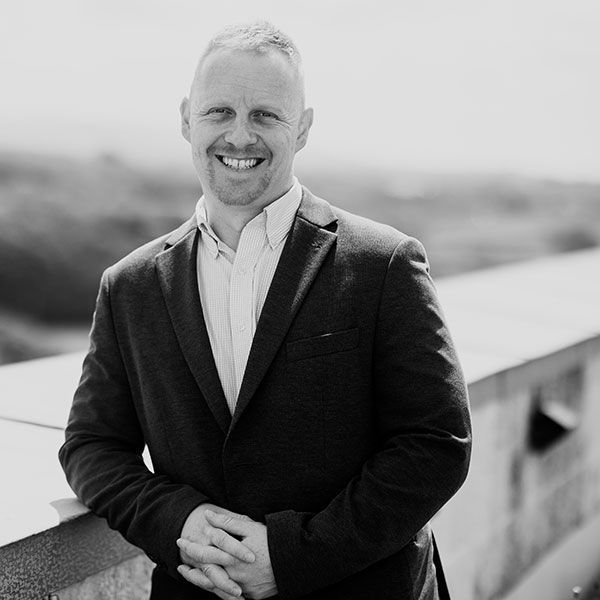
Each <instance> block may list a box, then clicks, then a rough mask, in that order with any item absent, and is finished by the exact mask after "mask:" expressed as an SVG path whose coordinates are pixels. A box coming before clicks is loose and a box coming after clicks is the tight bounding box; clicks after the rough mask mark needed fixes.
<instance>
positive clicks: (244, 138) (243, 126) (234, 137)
mask: <svg viewBox="0 0 600 600" xmlns="http://www.w3.org/2000/svg"><path fill="white" fill-rule="evenodd" d="M224 138H225V141H226V142H228V143H230V144H231V145H233V146H235V147H236V148H244V147H246V146H251V145H252V144H255V143H256V142H257V136H256V134H255V133H254V131H253V130H252V123H250V121H249V120H248V118H246V117H244V116H242V115H236V117H235V119H233V120H232V121H231V126H230V128H229V129H228V131H227V132H226V133H225V136H224Z"/></svg>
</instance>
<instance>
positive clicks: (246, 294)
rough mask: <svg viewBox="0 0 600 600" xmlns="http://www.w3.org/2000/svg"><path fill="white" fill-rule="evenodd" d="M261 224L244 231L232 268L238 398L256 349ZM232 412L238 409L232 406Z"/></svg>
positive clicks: (230, 312)
mask: <svg viewBox="0 0 600 600" xmlns="http://www.w3.org/2000/svg"><path fill="white" fill-rule="evenodd" d="M260 225H261V223H260V222H253V223H249V224H248V225H247V226H246V228H245V229H244V230H243V231H242V235H241V236H240V241H239V244H238V248H237V252H236V254H235V260H234V261H233V267H232V269H231V280H230V295H229V314H230V323H231V339H232V342H233V359H234V360H233V363H234V374H235V383H236V398H237V395H238V394H239V390H240V387H241V385H242V379H243V377H244V371H245V369H246V363H247V362H248V356H249V354H250V348H251V347H252V340H253V338H254V331H255V329H256V317H255V314H254V276H255V271H256V264H257V262H258V258H259V255H260V252H261V250H262V247H263V244H264V240H265V232H264V226H263V228H262V229H261V227H260ZM230 408H231V409H232V410H233V408H234V407H230Z"/></svg>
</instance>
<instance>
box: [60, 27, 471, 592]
mask: <svg viewBox="0 0 600 600" xmlns="http://www.w3.org/2000/svg"><path fill="white" fill-rule="evenodd" d="M181 116H182V133H183V136H184V137H185V139H186V140H187V141H188V142H189V143H190V146H191V150H192V160H193V164H194V167H195V169H196V171H197V173H198V177H199V179H200V182H201V184H202V190H203V196H202V197H201V198H200V200H199V201H198V204H197V206H196V210H195V213H194V215H193V217H192V218H191V219H190V220H189V221H188V222H186V223H184V224H183V225H182V226H181V227H180V228H178V229H177V230H176V231H174V232H172V233H171V234H168V235H166V236H164V237H162V238H160V239H158V240H155V241H153V242H150V243H149V244H147V245H145V246H143V247H142V248H140V249H138V250H136V251H135V252H133V253H132V254H130V255H129V256H127V257H125V258H124V259H123V260H121V261H120V262H119V263H117V264H116V265H114V266H113V267H111V268H109V269H107V271H106V272H105V273H104V275H103V277H102V282H101V285H100V292H99V295H98V301H97V305H96V311H95V314H94V322H93V326H92V332H91V343H90V350H89V353H88V355H87V357H86V360H85V362H84V366H83V374H82V378H81V381H80V384H79V387H78V389H77V392H76V394H75V398H74V401H73V406H72V409H71V415H70V419H69V424H68V426H67V430H66V440H65V443H64V445H63V447H62V448H61V451H60V459H61V462H62V464H63V467H64V469H65V472H66V474H67V477H68V480H69V482H70V484H71V486H72V487H73V489H74V490H75V492H76V493H77V494H78V495H79V497H80V498H81V499H82V501H83V502H84V503H86V504H87V505H88V506H90V507H91V509H92V510H93V511H95V512H96V513H97V514H98V515H100V516H103V517H105V518H106V519H107V520H108V522H109V524H110V526H111V527H113V528H115V529H118V530H119V531H120V532H121V533H122V534H123V535H124V536H125V537H126V538H127V539H128V540H130V541H131V542H132V543H134V544H136V545H138V546H139V547H140V548H142V549H143V550H144V551H145V552H146V553H147V554H148V556H150V557H151V558H152V560H154V561H155V562H156V564H157V566H156V568H155V570H154V573H153V578H152V594H151V598H152V600H188V599H189V600H192V599H198V600H199V599H201V598H213V597H215V596H217V597H219V598H223V599H226V600H231V599H233V598H239V597H244V598H269V597H280V598H289V599H294V598H306V599H307V600H308V599H311V600H326V599H327V600H334V599H342V598H343V599H345V600H353V599H379V600H385V599H388V598H389V599H392V598H393V599H394V600H416V599H419V600H435V599H437V598H447V597H448V595H447V590H446V588H445V584H444V579H443V575H442V572H441V567H440V562H439V557H438V555H437V551H436V549H435V544H434V542H433V538H432V534H431V530H430V527H429V525H428V522H429V520H430V519H431V517H432V516H433V515H434V514H435V513H436V512H437V511H438V510H439V509H440V508H441V507H442V506H443V505H444V503H445V502H447V500H448V499H449V498H450V497H451V496H452V495H453V494H454V493H455V492H456V490H457V489H458V488H459V487H460V485H461V484H462V482H463V481H464V478H465V476H466V472H467V468H468V462H469V453H470V420H469V410H468V403H467V396H466V389H465V384H464V380H463V377H462V373H461V369H460V366H459V363H458V359H457V357H456V353H455V351H454V347H453V345H452V341H451V338H450V335H449V333H448V330H447V328H446V325H445V322H444V319H443V315H442V312H441V309H440V307H439V304H438V302H437V298H436V294H435V290H434V287H433V284H432V282H431V279H430V278H429V273H428V265H427V260H426V257H425V254H424V251H423V248H422V246H421V245H420V244H419V242H417V241H416V240H414V239H412V238H410V237H408V236H406V235H404V234H402V233H400V232H398V231H396V230H394V229H392V228H390V227H387V226H385V225H381V224H377V223H374V222H371V221H368V220H366V219H363V218H360V217H356V216H354V215H351V214H349V213H346V212H344V211H342V210H339V209H336V208H334V207H332V206H331V205H329V204H328V203H327V202H326V201H325V200H322V199H320V198H317V197H316V196H314V195H313V194H312V193H311V192H310V191H308V190H307V189H306V188H303V187H302V186H301V185H300V183H299V182H298V181H297V179H296V178H295V177H294V174H293V163H294V157H295V155H296V153H297V152H298V151H299V150H301V149H302V148H303V147H304V146H305V144H306V141H307V137H308V133H309V130H310V127H311V125H312V120H313V112H312V109H310V108H306V107H305V100H304V78H303V73H302V64H301V60H300V55H299V53H298V50H297V48H296V47H295V45H294V44H293V43H292V41H291V40H290V39H289V38H288V37H287V36H286V35H285V34H284V33H282V32H281V31H279V30H277V29H275V28H274V27H272V26H271V25H269V24H266V23H259V24H253V25H250V26H244V27H234V28H231V29H227V30H225V31H224V32H222V33H220V34H218V35H217V36H216V37H215V38H213V39H212V40H211V41H210V43H209V44H208V47H207V49H206V51H205V52H204V54H203V56H202V58H201V59H200V62H199V65H198V68H197V70H196V73H195V76H194V79H193V83H192V87H191V91H190V96H189V98H185V99H184V100H183V102H182V104H181ZM166 201H168V199H166ZM365 201H368V198H365ZM144 446H147V447H148V450H149V453H150V456H151V458H152V464H153V469H152V470H149V469H148V468H147V466H146V465H145V464H144V461H143V459H142V451H143V450H144Z"/></svg>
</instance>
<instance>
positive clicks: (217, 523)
mask: <svg viewBox="0 0 600 600" xmlns="http://www.w3.org/2000/svg"><path fill="white" fill-rule="evenodd" d="M204 516H205V517H206V520H207V521H208V522H209V524H210V525H212V526H213V527H218V528H219V529H223V530H224V531H227V533H232V534H233V535H239V536H245V535H249V534H250V531H251V524H252V523H253V521H251V520H250V519H239V518H237V516H234V515H233V514H229V515H227V514H220V513H216V512H213V511H212V510H207V511H206V512H205V513H204Z"/></svg>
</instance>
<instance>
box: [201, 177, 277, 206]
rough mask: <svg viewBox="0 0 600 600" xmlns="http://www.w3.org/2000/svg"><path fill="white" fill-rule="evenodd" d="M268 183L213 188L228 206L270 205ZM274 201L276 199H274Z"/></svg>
mask: <svg viewBox="0 0 600 600" xmlns="http://www.w3.org/2000/svg"><path fill="white" fill-rule="evenodd" d="M268 187H269V186H268V182H265V181H264V180H263V179H261V180H259V181H258V182H257V184H256V185H253V186H231V185H227V186H211V189H212V192H213V194H214V196H215V197H216V198H218V199H219V201H220V202H221V203H223V204H225V205H227V206H248V205H250V204H265V205H266V204H268V203H269V202H268V201H265V200H266V199H267V198H268ZM273 199H274V198H273Z"/></svg>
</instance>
